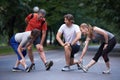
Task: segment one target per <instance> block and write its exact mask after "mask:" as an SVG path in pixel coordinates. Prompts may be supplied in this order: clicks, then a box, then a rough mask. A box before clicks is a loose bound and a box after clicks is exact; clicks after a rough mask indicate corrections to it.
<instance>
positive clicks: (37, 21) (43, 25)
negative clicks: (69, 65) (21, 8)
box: [25, 9, 53, 71]
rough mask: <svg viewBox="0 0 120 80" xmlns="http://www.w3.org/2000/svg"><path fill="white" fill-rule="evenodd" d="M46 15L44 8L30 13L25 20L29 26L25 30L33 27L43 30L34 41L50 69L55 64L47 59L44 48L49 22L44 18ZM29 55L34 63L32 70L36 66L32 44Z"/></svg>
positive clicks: (47, 68)
mask: <svg viewBox="0 0 120 80" xmlns="http://www.w3.org/2000/svg"><path fill="white" fill-rule="evenodd" d="M45 15H46V11H45V10H44V9H40V10H39V11H38V13H32V14H29V15H28V16H27V17H26V18H25V22H26V23H27V27H26V30H25V31H31V30H33V29H39V30H40V31H41V36H39V37H38V38H37V40H36V41H35V42H34V45H35V46H36V48H37V50H38V52H39V54H40V58H41V59H42V61H43V63H44V64H45V67H46V70H49V69H50V68H51V66H52V65H53V61H47V60H46V56H45V52H44V49H43V43H44V40H45V37H46V31H47V22H46V21H45V18H44V17H45ZM28 56H29V58H30V60H31V63H32V64H31V66H30V68H29V71H30V70H32V69H33V67H35V63H34V57H33V53H32V45H31V46H30V47H29V48H28Z"/></svg>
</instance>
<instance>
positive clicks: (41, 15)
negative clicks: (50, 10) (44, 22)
mask: <svg viewBox="0 0 120 80" xmlns="http://www.w3.org/2000/svg"><path fill="white" fill-rule="evenodd" d="M45 15H46V11H45V10H44V9H40V10H39V11H38V19H39V20H40V19H43V18H44V17H45Z"/></svg>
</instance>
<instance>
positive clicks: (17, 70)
mask: <svg viewBox="0 0 120 80" xmlns="http://www.w3.org/2000/svg"><path fill="white" fill-rule="evenodd" d="M12 71H13V72H19V71H23V70H22V69H20V68H18V67H13V69H12Z"/></svg>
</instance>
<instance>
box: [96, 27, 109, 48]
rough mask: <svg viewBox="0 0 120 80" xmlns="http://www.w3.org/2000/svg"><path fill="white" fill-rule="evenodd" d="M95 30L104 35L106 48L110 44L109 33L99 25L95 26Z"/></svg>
mask: <svg viewBox="0 0 120 80" xmlns="http://www.w3.org/2000/svg"><path fill="white" fill-rule="evenodd" d="M94 31H95V32H97V33H99V34H101V35H103V36H104V38H105V45H104V48H103V49H105V48H106V47H107V45H108V34H107V33H106V32H105V31H104V30H103V29H100V28H98V27H94Z"/></svg>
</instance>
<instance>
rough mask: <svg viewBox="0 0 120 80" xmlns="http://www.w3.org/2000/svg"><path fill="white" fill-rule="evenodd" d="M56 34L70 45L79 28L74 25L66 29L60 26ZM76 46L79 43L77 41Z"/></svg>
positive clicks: (65, 26) (64, 26)
mask: <svg viewBox="0 0 120 80" xmlns="http://www.w3.org/2000/svg"><path fill="white" fill-rule="evenodd" d="M58 32H60V33H62V34H63V37H64V39H65V42H69V43H72V41H73V40H74V39H75V37H76V33H77V32H80V29H79V26H78V25H76V24H72V26H70V27H68V26H67V25H66V24H63V25H61V27H60V28H59V30H58ZM77 44H78V45H80V42H79V41H77Z"/></svg>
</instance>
